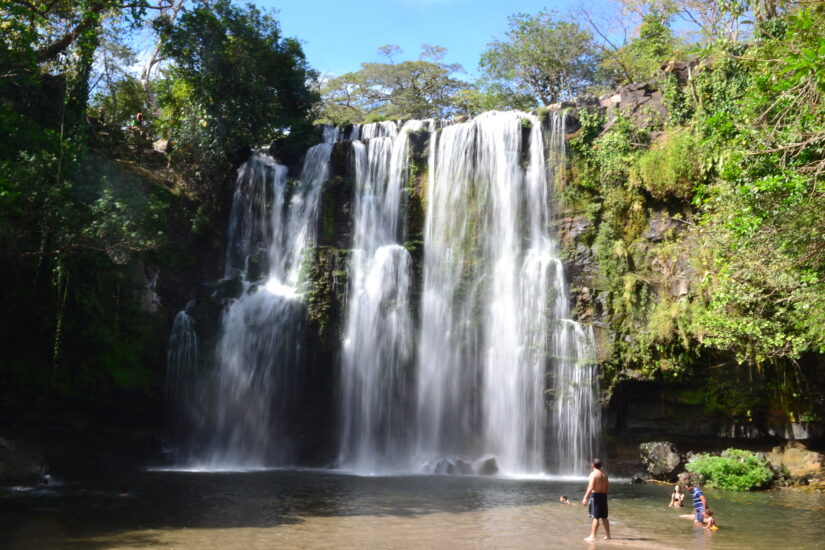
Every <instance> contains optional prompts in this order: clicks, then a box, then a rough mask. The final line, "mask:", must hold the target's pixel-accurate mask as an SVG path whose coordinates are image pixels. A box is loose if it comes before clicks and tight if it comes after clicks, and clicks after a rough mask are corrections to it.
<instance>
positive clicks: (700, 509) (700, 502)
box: [685, 481, 708, 527]
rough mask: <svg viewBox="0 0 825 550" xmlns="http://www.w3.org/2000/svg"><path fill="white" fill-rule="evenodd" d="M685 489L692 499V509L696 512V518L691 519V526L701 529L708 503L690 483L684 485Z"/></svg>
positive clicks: (699, 490) (702, 494)
mask: <svg viewBox="0 0 825 550" xmlns="http://www.w3.org/2000/svg"><path fill="white" fill-rule="evenodd" d="M685 489H687V490H688V491H690V496H691V497H692V498H693V508H694V510H696V517H694V518H693V525H695V526H696V527H702V526H703V525H704V522H705V509H706V508H707V507H708V501H707V499H706V498H705V495H704V493H702V490H701V489H700V488H699V487H696V486H694V485H693V482H692V481H688V482H687V483H685Z"/></svg>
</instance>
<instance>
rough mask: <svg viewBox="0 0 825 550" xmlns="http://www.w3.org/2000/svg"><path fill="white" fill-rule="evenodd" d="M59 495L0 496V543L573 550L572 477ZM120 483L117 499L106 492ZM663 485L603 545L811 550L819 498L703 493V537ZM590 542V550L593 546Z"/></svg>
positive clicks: (624, 513) (311, 480)
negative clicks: (710, 529)
mask: <svg viewBox="0 0 825 550" xmlns="http://www.w3.org/2000/svg"><path fill="white" fill-rule="evenodd" d="M66 477H67V479H71V480H73V481H67V482H66V483H65V485H63V486H62V487H59V488H56V489H54V490H50V491H49V493H48V494H46V493H44V492H42V491H28V492H22V491H11V490H0V548H12V549H15V550H16V549H35V548H37V549H39V548H66V549H69V550H73V549H76V548H77V549H80V548H83V549H89V548H92V549H94V548H153V547H175V548H198V549H201V548H204V549H212V548H215V549H218V548H220V549H236V548H237V549H241V548H244V549H246V548H274V547H277V548H313V549H315V548H320V549H323V548H330V549H333V548H334V549H339V548H364V549H366V548H388V549H393V548H399V549H401V548H403V549H415V548H422V549H423V548H448V549H450V550H461V549H465V548H467V549H470V548H472V549H477V548H491V549H492V548H496V549H499V548H502V549H514V550H522V549H531V550H532V549H536V548H559V547H568V546H570V547H587V545H585V544H584V543H583V541H582V538H583V537H584V536H586V534H587V532H588V526H589V521H588V519H587V517H586V510H585V508H584V507H583V506H580V505H578V504H574V505H561V504H559V502H558V497H559V496H560V495H562V494H564V495H568V496H570V499H571V501H573V502H577V500H578V499H580V498H581V495H582V493H583V490H584V483H583V482H582V481H547V480H521V481H519V480H506V479H489V478H468V477H449V476H408V477H380V478H379V477H369V478H364V477H353V476H342V475H338V474H333V473H324V472H306V471H303V472H296V471H270V472H254V473H213V474H206V473H183V472H126V473H124V472H120V473H109V474H106V473H96V474H94V475H92V474H77V475H72V476H66ZM120 487H127V488H128V496H126V497H121V496H118V492H119V488H120ZM670 490H671V487H670V486H632V485H624V484H614V486H613V488H612V495H611V503H610V506H611V508H610V512H611V526H612V527H613V532H614V536H615V537H616V539H617V540H616V541H614V542H612V543H610V546H622V547H629V548H708V549H714V550H717V549H719V550H726V549H740V548H749V549H752V550H758V549H761V548H765V549H767V548H771V549H773V548H803V547H804V548H810V547H817V546H818V545H819V544H820V542H821V540H822V537H823V535H825V527H823V525H822V522H821V519H822V512H823V509H825V496H823V495H821V494H815V493H802V492H792V491H783V492H775V493H745V494H741V493H729V492H722V491H714V490H712V489H709V490H707V491H706V494H707V496H708V500H709V502H710V505H711V507H712V508H714V509H715V510H716V515H717V518H718V520H719V523H720V525H721V529H720V530H719V531H718V532H716V533H715V534H713V535H708V534H706V533H705V531H704V530H701V529H698V530H697V529H694V528H693V526H692V522H691V521H690V520H689V519H685V518H680V517H679V516H680V515H684V514H688V513H689V512H690V508H689V507H686V508H682V509H678V510H674V509H672V508H668V507H667V503H668V499H669V495H670ZM606 546H607V544H606V543H601V542H599V543H596V544H595V547H598V548H601V547H606Z"/></svg>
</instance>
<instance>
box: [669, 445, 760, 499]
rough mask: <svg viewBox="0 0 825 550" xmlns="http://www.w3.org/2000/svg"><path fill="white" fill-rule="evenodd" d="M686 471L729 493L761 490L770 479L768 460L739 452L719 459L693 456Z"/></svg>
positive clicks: (737, 450) (734, 451) (745, 452)
mask: <svg viewBox="0 0 825 550" xmlns="http://www.w3.org/2000/svg"><path fill="white" fill-rule="evenodd" d="M685 469H686V470H687V471H688V472H694V473H697V474H699V475H701V476H702V477H703V478H704V479H705V482H706V483H707V484H708V485H710V486H711V487H716V488H718V489H729V490H731V491H749V490H751V489H761V488H762V487H765V486H766V485H768V484H769V483H770V481H771V480H772V479H773V471H771V468H770V464H769V463H768V461H767V460H765V459H764V458H760V457H759V456H757V455H755V454H754V453H752V452H750V451H744V450H741V449H728V450H726V451H724V452H723V453H722V455H721V456H711V455H708V454H699V455H696V456H694V457H693V458H692V459H691V461H690V462H688V463H687V465H686V466H685Z"/></svg>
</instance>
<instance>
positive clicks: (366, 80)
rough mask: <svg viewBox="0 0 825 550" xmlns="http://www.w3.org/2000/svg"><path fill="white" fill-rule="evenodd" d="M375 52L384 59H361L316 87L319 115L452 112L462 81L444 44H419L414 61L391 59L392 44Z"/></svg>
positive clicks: (331, 118)
mask: <svg viewBox="0 0 825 550" xmlns="http://www.w3.org/2000/svg"><path fill="white" fill-rule="evenodd" d="M379 51H380V52H381V53H382V54H383V55H384V56H385V57H386V58H387V63H362V64H361V70H360V71H356V72H352V73H347V74H344V75H342V76H339V77H337V78H333V79H330V80H329V81H327V82H326V83H324V85H323V86H322V88H321V92H322V94H323V98H324V101H323V105H322V109H321V112H320V116H319V120H320V121H322V122H331V123H335V124H346V123H349V122H363V121H365V120H373V119H375V120H378V119H385V118H390V117H404V116H410V117H412V118H418V119H421V118H430V117H440V118H443V117H447V116H450V115H452V114H453V113H454V112H455V111H456V106H455V104H454V102H453V96H454V94H455V93H456V92H457V91H458V90H461V89H463V88H465V87H466V86H467V85H466V84H465V83H464V82H462V81H460V80H457V79H456V78H455V77H454V75H455V74H456V73H460V72H462V71H463V69H462V68H461V66H460V65H457V64H450V63H445V62H444V61H443V59H444V56H445V55H446V49H445V48H442V47H440V46H431V45H428V44H424V45H423V46H422V51H421V55H420V56H419V58H418V59H417V60H415V61H403V62H400V63H396V62H395V59H394V58H395V56H397V55H399V54H401V53H403V52H402V51H401V48H399V47H398V46H394V45H387V46H382V47H381V48H379Z"/></svg>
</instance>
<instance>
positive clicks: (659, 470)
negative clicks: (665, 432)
mask: <svg viewBox="0 0 825 550" xmlns="http://www.w3.org/2000/svg"><path fill="white" fill-rule="evenodd" d="M639 452H640V453H641V459H642V464H643V465H644V467H645V469H646V470H647V472H648V473H649V474H650V477H651V478H652V479H658V480H661V481H676V479H677V476H678V474H679V472H680V470H681V469H683V468H684V461H683V460H682V456H681V455H680V454H679V453H678V451H677V450H676V447H675V446H674V445H673V443H670V442H669V441H649V442H646V443H642V444H641V445H639Z"/></svg>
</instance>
